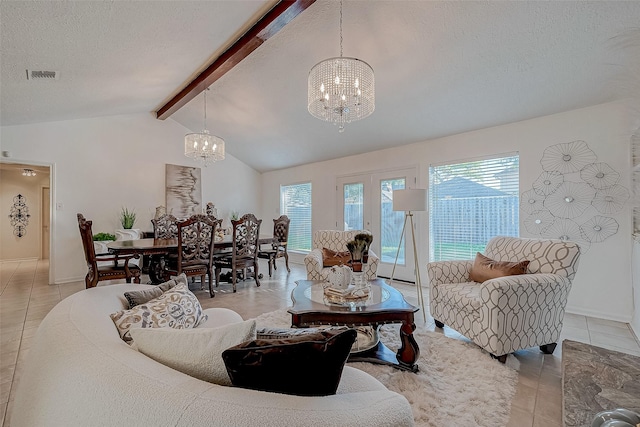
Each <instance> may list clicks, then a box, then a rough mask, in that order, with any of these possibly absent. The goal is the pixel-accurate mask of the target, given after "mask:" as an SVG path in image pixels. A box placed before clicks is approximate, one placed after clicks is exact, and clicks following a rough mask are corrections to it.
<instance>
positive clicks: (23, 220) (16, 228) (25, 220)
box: [9, 194, 31, 237]
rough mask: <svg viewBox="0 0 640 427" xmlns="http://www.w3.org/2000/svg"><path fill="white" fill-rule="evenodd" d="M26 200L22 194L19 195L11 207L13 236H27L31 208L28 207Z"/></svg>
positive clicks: (10, 216) (10, 217)
mask: <svg viewBox="0 0 640 427" xmlns="http://www.w3.org/2000/svg"><path fill="white" fill-rule="evenodd" d="M26 200H27V199H26V198H25V197H24V196H23V195H22V194H18V195H17V196H16V197H14V198H13V205H12V206H11V214H10V215H9V219H11V225H12V226H13V234H15V235H16V236H18V237H22V236H24V235H25V234H27V225H29V217H31V215H29V208H28V207H27V204H26V203H25V202H26Z"/></svg>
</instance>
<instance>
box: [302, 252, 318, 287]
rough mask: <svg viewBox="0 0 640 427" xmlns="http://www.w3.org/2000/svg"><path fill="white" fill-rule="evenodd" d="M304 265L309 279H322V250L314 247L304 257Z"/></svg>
mask: <svg viewBox="0 0 640 427" xmlns="http://www.w3.org/2000/svg"><path fill="white" fill-rule="evenodd" d="M304 265H305V267H306V269H307V279H308V280H322V276H321V275H320V272H321V271H322V251H321V250H320V249H313V250H312V251H311V252H309V253H308V254H307V255H306V256H305V257H304Z"/></svg>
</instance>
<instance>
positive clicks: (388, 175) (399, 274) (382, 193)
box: [336, 168, 418, 281]
mask: <svg viewBox="0 0 640 427" xmlns="http://www.w3.org/2000/svg"><path fill="white" fill-rule="evenodd" d="M415 183H416V169H415V168H407V169H396V170H390V171H382V172H372V173H368V174H361V175H349V176H342V177H338V179H337V185H336V190H337V198H338V200H337V203H336V205H337V206H338V212H337V219H338V220H337V224H336V226H337V228H338V229H340V230H369V231H370V232H371V233H372V234H373V243H372V244H371V249H372V250H373V251H374V252H375V253H376V255H378V257H379V258H380V264H379V266H378V275H379V276H384V277H390V276H391V271H392V270H393V266H394V262H395V260H396V254H398V263H397V266H396V269H395V273H394V277H395V278H397V279H403V280H410V281H413V280H414V279H413V278H414V262H413V247H412V245H411V244H407V243H411V235H410V234H409V242H408V241H407V238H406V235H405V236H404V238H403V239H402V242H400V237H401V234H402V227H403V225H404V212H402V211H400V212H396V211H394V210H393V190H401V189H405V188H415V186H416V185H415ZM416 231H417V230H416ZM406 233H410V230H406V231H405V234H406ZM417 235H418V234H416V236H417ZM398 247H399V248H400V250H399V252H398Z"/></svg>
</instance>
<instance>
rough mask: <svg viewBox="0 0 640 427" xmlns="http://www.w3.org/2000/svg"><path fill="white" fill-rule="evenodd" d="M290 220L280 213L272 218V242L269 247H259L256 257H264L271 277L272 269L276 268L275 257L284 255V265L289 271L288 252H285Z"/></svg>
mask: <svg viewBox="0 0 640 427" xmlns="http://www.w3.org/2000/svg"><path fill="white" fill-rule="evenodd" d="M290 222H291V220H290V219H289V217H288V216H286V215H280V217H279V218H276V219H274V220H273V242H272V243H271V247H270V248H269V249H265V250H263V249H260V250H259V251H258V258H262V259H266V260H267V263H268V265H269V277H271V273H272V269H273V270H277V269H278V268H277V267H276V259H278V258H282V257H284V260H285V266H286V267H287V271H288V272H289V273H290V272H291V269H290V268H289V254H288V253H287V240H289V223H290Z"/></svg>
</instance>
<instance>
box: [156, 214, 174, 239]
mask: <svg viewBox="0 0 640 427" xmlns="http://www.w3.org/2000/svg"><path fill="white" fill-rule="evenodd" d="M177 222H178V220H177V219H176V217H175V216H173V215H171V214H164V215H160V216H159V217H158V218H154V219H152V220H151V223H152V224H153V237H154V238H155V239H175V238H176V237H178V225H177Z"/></svg>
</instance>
